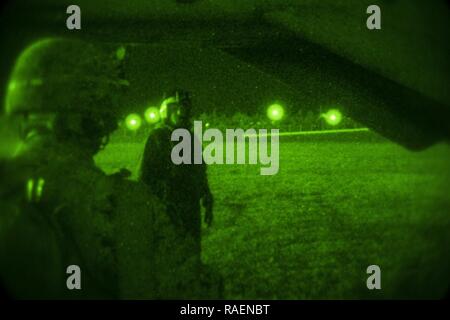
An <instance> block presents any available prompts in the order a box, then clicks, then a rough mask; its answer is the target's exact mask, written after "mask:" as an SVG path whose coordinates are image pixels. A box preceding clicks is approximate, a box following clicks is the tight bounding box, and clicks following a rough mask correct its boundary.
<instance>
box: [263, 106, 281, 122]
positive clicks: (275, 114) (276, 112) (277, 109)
mask: <svg viewBox="0 0 450 320" xmlns="http://www.w3.org/2000/svg"><path fill="white" fill-rule="evenodd" d="M267 117H268V118H269V119H270V120H272V121H279V120H281V119H283V117H284V108H283V107H282V106H281V105H280V104H278V103H275V104H272V105H271V106H270V107H269V108H268V109H267Z"/></svg>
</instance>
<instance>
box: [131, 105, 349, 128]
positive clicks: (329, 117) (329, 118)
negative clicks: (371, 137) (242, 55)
mask: <svg viewBox="0 0 450 320" xmlns="http://www.w3.org/2000/svg"><path fill="white" fill-rule="evenodd" d="M267 117H268V118H269V119H270V120H272V121H280V120H282V119H283V117H284V108H283V106H282V105H280V104H278V103H275V104H272V105H270V106H269V107H268V108H267ZM321 117H323V118H324V119H325V121H326V122H327V123H328V124H329V125H331V126H337V125H338V124H339V123H341V121H342V113H341V112H340V111H339V110H337V109H330V110H328V112H326V113H323V114H321ZM144 118H145V120H146V121H147V122H148V123H149V124H155V123H158V122H159V121H160V119H161V117H160V114H159V109H158V108H157V107H150V108H148V109H147V110H145V112H144ZM125 125H126V126H127V128H128V129H129V130H131V131H136V130H138V129H139V128H140V127H141V126H142V118H141V116H140V115H139V114H137V113H131V114H129V115H128V116H127V117H126V118H125Z"/></svg>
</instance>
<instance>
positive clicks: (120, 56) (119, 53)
mask: <svg viewBox="0 0 450 320" xmlns="http://www.w3.org/2000/svg"><path fill="white" fill-rule="evenodd" d="M126 54H127V49H125V47H124V46H121V47H119V48H118V49H117V50H116V58H117V59H118V60H123V59H124V58H125V55H126Z"/></svg>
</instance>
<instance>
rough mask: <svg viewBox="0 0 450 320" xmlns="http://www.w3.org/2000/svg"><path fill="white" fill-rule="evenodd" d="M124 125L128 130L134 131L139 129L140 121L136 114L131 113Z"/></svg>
mask: <svg viewBox="0 0 450 320" xmlns="http://www.w3.org/2000/svg"><path fill="white" fill-rule="evenodd" d="M125 125H126V126H127V128H128V130H131V131H136V130H138V129H139V128H140V127H141V125H142V119H141V117H140V116H139V115H138V114H136V113H132V114H130V115H128V116H127V117H126V119H125Z"/></svg>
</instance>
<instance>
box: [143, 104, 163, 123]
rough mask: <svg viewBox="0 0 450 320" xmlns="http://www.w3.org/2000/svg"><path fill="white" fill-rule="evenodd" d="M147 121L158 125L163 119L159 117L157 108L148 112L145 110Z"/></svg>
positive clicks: (149, 109) (152, 108)
mask: <svg viewBox="0 0 450 320" xmlns="http://www.w3.org/2000/svg"><path fill="white" fill-rule="evenodd" d="M144 116H145V120H146V121H147V122H148V123H157V122H159V120H160V119H161V117H160V115H159V109H158V108H156V107H150V108H148V109H147V110H145V114H144Z"/></svg>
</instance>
